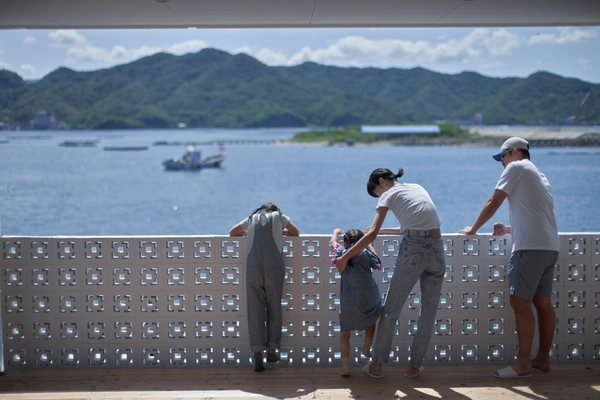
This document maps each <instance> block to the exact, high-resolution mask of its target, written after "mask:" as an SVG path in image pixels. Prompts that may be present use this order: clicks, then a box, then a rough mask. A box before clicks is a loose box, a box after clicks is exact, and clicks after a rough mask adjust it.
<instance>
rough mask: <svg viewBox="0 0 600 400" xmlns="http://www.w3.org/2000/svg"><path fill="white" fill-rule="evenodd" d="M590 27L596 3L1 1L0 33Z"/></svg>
mask: <svg viewBox="0 0 600 400" xmlns="http://www.w3.org/2000/svg"><path fill="white" fill-rule="evenodd" d="M592 25H600V1H599V0H0V29H161V28H164V29H186V28H348V27H382V28H383V27H412V28H415V27H431V28H433V27H439V28H442V27H524V26H592Z"/></svg>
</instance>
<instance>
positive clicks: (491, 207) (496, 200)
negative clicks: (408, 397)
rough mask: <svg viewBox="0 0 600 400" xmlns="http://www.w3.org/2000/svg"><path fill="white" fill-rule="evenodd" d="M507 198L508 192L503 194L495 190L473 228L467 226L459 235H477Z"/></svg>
mask: <svg viewBox="0 0 600 400" xmlns="http://www.w3.org/2000/svg"><path fill="white" fill-rule="evenodd" d="M507 197H508V194H506V192H503V191H502V190H499V189H496V190H494V193H492V196H491V197H490V198H489V199H488V201H487V202H486V203H485V205H484V206H483V208H482V209H481V212H480V213H479V216H478V217H477V219H476V220H475V223H474V224H473V226H467V227H465V229H461V230H460V231H458V233H462V234H464V235H475V234H476V233H477V231H478V230H479V228H481V227H482V226H483V225H484V224H485V223H486V222H488V221H489V220H490V218H492V217H493V216H494V214H496V211H498V209H499V208H500V206H501V205H502V203H503V202H504V199H506V198H507Z"/></svg>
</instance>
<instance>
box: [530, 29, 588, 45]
mask: <svg viewBox="0 0 600 400" xmlns="http://www.w3.org/2000/svg"><path fill="white" fill-rule="evenodd" d="M596 36H598V30H597V29H581V28H558V34H556V33H537V34H535V35H533V36H531V37H530V38H529V41H528V43H529V44H530V45H533V44H540V43H543V44H568V43H578V42H587V41H590V40H593V39H594V38H595V37H596Z"/></svg>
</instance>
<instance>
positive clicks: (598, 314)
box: [0, 233, 600, 371]
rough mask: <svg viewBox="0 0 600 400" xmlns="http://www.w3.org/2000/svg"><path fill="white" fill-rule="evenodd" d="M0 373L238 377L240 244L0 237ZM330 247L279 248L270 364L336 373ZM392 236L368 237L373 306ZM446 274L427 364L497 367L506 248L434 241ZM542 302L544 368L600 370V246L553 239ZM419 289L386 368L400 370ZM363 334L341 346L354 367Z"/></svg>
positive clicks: (318, 243)
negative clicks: (278, 301) (278, 296)
mask: <svg viewBox="0 0 600 400" xmlns="http://www.w3.org/2000/svg"><path fill="white" fill-rule="evenodd" d="M1 239H2V246H1V248H0V251H1V252H0V256H1V257H0V284H1V286H0V289H1V290H2V292H1V297H0V306H1V309H2V314H1V317H2V321H1V322H2V324H1V329H2V330H1V331H0V332H1V334H2V344H3V347H4V352H3V356H4V367H5V370H6V371H10V370H21V369H38V368H44V369H47V368H50V369H70V368H101V369H102V368H104V369H107V368H152V367H154V368H156V367H158V368H168V367H174V368H183V367H185V368H193V367H207V366H219V367H224V366H230V367H233V368H236V367H249V366H250V363H251V357H250V356H251V354H250V352H249V350H248V349H249V344H248V332H247V323H246V301H245V268H244V266H245V258H246V252H247V250H248V248H247V243H246V242H247V239H246V238H231V237H228V236H197V237H147V238H143V237H2V238H1ZM328 240H329V236H328V235H318V236H301V237H295V238H287V240H286V243H285V251H284V256H285V264H286V278H285V285H284V290H283V293H284V295H283V299H282V308H283V340H282V348H281V361H280V363H279V364H280V365H286V366H293V367H302V366H316V365H318V366H329V365H331V366H338V365H339V364H340V363H341V361H340V350H339V322H338V310H339V285H340V281H339V279H340V276H339V274H337V272H336V269H335V267H332V266H331V263H330V257H331V253H330V251H329V247H328ZM400 240H401V237H399V236H383V235H382V236H380V237H378V239H377V241H376V243H375V248H376V250H377V252H378V254H379V255H380V257H381V260H382V264H383V268H382V271H377V272H375V273H374V275H375V278H376V280H377V281H378V282H379V286H380V290H381V292H382V295H383V297H384V298H385V293H386V290H387V285H388V282H389V279H390V278H391V275H392V274H393V267H394V263H395V257H396V254H397V250H398V246H399V243H400ZM443 240H444V244H445V248H446V262H447V271H446V277H445V282H444V285H443V287H442V296H441V300H440V304H439V311H438V315H437V318H436V326H435V330H434V335H433V338H432V340H431V343H430V347H429V350H428V353H427V355H426V360H425V364H426V365H469V364H489V363H498V364H507V363H510V362H511V360H512V359H514V357H515V355H516V352H517V347H518V343H517V338H516V334H515V321H514V316H513V313H512V310H511V309H510V304H509V295H508V282H507V279H506V268H507V261H508V257H509V254H510V236H502V237H495V236H491V235H478V236H461V235H444V236H443ZM561 243H562V249H561V255H560V258H559V261H558V265H557V269H556V273H555V284H554V295H553V303H554V306H555V309H556V315H557V326H556V333H555V338H554V345H553V348H552V360H553V362H555V363H560V364H568V363H594V362H598V361H600V234H591V233H563V234H561ZM419 300H420V290H419V287H418V284H417V285H416V286H415V288H414V290H413V291H412V293H411V294H410V296H409V298H408V299H407V302H406V305H405V307H404V310H403V312H402V315H401V317H400V319H399V320H398V325H397V331H396V336H397V337H396V339H395V340H394V343H393V347H392V350H391V360H392V362H394V363H399V364H401V365H404V364H406V362H407V360H408V357H409V352H410V346H411V343H412V336H413V335H414V333H415V330H416V323H417V320H418V315H419ZM361 346H362V333H355V334H354V335H353V337H352V341H351V355H352V358H353V359H354V361H355V362H356V363H364V362H365V361H366V359H365V358H364V357H362V356H361Z"/></svg>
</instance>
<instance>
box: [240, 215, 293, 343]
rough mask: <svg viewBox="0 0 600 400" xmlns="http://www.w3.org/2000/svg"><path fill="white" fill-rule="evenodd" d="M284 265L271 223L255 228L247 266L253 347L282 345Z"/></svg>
mask: <svg viewBox="0 0 600 400" xmlns="http://www.w3.org/2000/svg"><path fill="white" fill-rule="evenodd" d="M284 277H285V264H284V263H283V258H282V257H281V253H279V250H278V249H277V246H276V245H275V240H273V234H272V228H271V222H270V221H269V223H267V224H266V225H264V226H261V225H257V226H256V227H255V228H254V242H253V243H252V248H251V249H250V254H248V264H247V267H246V295H247V307H248V308H247V312H248V331H249V334H250V350H251V351H262V350H265V349H266V348H273V349H278V348H279V346H280V344H281V323H282V322H281V295H282V292H283V280H284Z"/></svg>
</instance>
